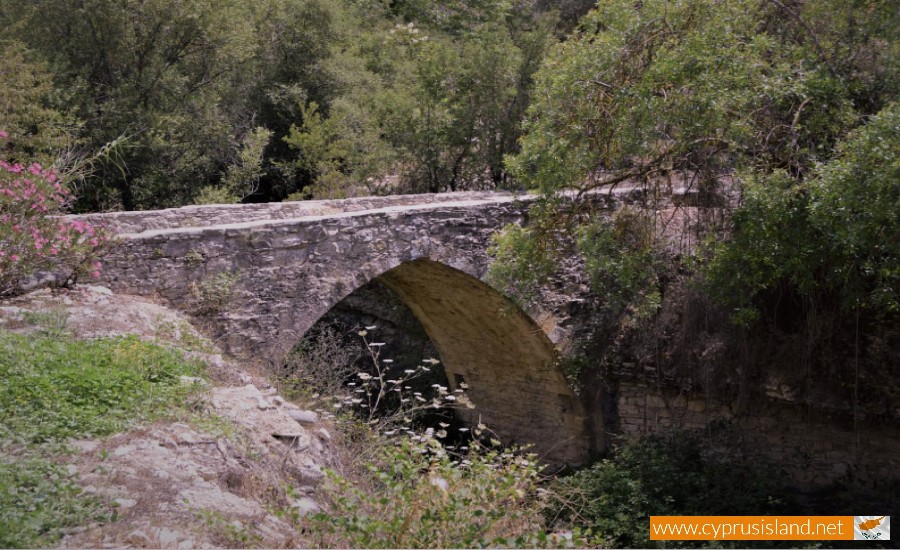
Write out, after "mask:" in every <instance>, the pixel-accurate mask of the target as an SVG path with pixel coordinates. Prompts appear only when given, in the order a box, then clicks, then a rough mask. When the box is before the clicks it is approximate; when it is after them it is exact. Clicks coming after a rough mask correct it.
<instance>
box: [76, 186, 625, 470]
mask: <svg viewBox="0 0 900 550" xmlns="http://www.w3.org/2000/svg"><path fill="white" fill-rule="evenodd" d="M631 192H633V191H629V190H624V191H621V192H619V193H618V196H617V195H616V194H611V195H605V198H604V199H603V200H605V201H606V202H607V203H608V205H609V206H610V207H612V206H613V205H614V204H615V203H617V202H618V201H619V200H621V199H623V198H624V197H623V196H622V195H624V194H627V193H631ZM533 200H534V199H533V198H530V197H527V196H525V197H515V196H513V195H510V194H500V193H452V194H451V193H448V194H438V195H415V196H394V197H367V198H357V199H347V200H339V201H309V202H288V203H272V204H261V205H224V206H191V207H183V208H178V209H171V210H163V211H155V212H120V213H111V214H97V215H90V216H84V217H83V219H88V220H90V221H92V222H95V223H97V222H99V223H103V224H107V225H108V226H110V227H111V228H112V229H113V231H115V232H116V233H118V234H119V236H120V238H121V240H122V243H121V246H119V247H117V249H116V250H114V251H113V252H112V254H111V255H110V256H109V257H108V259H107V261H106V265H105V268H104V271H103V279H104V280H103V283H104V284H106V285H108V286H110V287H111V288H113V289H114V290H116V291H119V292H125V293H132V294H139V295H150V296H155V297H157V298H161V299H163V300H164V301H166V302H168V303H169V304H171V305H173V306H175V307H177V308H179V309H182V310H184V311H187V312H188V313H193V314H195V315H198V316H202V317H203V318H204V320H205V322H207V323H208V326H209V327H211V329H212V332H213V333H214V334H215V335H218V336H219V337H220V341H221V343H222V344H223V345H224V347H225V349H226V350H227V351H228V352H230V353H232V354H235V355H237V356H243V357H245V358H247V359H251V360H255V361H260V362H263V361H267V360H270V361H277V360H279V359H280V358H281V357H283V354H284V353H285V352H286V351H288V350H289V349H290V348H292V347H293V346H294V345H295V344H296V343H297V342H298V341H299V339H300V338H301V337H302V336H303V334H304V333H305V332H306V331H307V330H308V329H309V328H310V327H312V326H313V324H315V322H316V321H317V320H318V319H319V318H320V317H321V316H323V315H324V314H325V313H327V312H328V311H329V310H330V309H331V308H332V307H333V306H335V305H336V304H337V303H338V302H339V301H341V300H342V299H343V298H344V297H345V296H347V295H348V294H350V293H351V292H353V291H354V290H355V289H357V288H358V287H360V286H362V285H364V284H366V283H367V282H369V281H371V280H374V279H377V280H378V281H379V282H381V283H383V284H384V285H386V286H387V287H388V288H390V289H391V290H392V291H394V292H395V293H396V294H397V295H398V296H399V297H400V298H401V299H402V300H403V301H404V302H405V303H406V304H407V305H408V306H409V307H410V309H411V310H412V311H413V312H414V314H415V315H416V317H417V318H418V319H419V321H420V322H421V324H422V326H423V327H424V328H425V330H426V332H427V333H428V336H429V337H430V338H431V340H432V342H433V343H434V344H435V346H436V347H437V349H438V351H439V353H440V357H441V360H442V362H443V364H444V367H445V371H446V374H447V378H448V382H449V384H450V386H451V388H452V389H456V388H457V387H458V385H459V384H460V383H462V382H463V381H465V382H466V384H467V385H468V386H469V389H468V390H467V393H468V395H469V397H470V399H471V400H472V402H473V403H474V404H475V406H476V409H475V411H474V416H473V417H472V418H470V419H469V420H472V419H475V418H479V417H480V419H481V420H482V421H483V422H484V423H485V424H487V425H488V426H489V427H490V428H491V429H492V430H494V431H495V432H496V433H497V434H498V435H499V436H500V437H501V438H502V439H503V440H504V442H505V443H519V444H524V443H531V444H534V450H535V451H536V452H537V453H538V454H539V455H540V456H541V457H542V458H543V459H544V460H545V461H546V462H548V463H551V464H566V463H568V464H577V463H580V462H582V461H584V460H585V459H586V458H587V457H588V456H589V455H590V454H592V453H594V452H597V451H599V450H602V449H603V447H604V440H603V434H602V426H603V422H602V419H598V418H587V416H586V414H585V408H584V406H583V405H582V403H580V402H579V399H578V397H577V396H576V395H575V393H574V392H573V391H572V389H571V388H570V386H569V385H568V384H567V382H566V379H565V377H564V375H563V373H562V372H561V370H560V369H559V368H558V366H557V352H556V350H555V348H554V344H553V342H552V341H551V339H550V338H549V337H548V334H547V333H546V332H545V330H542V328H541V327H540V326H538V324H537V323H535V321H534V320H533V319H532V318H531V317H530V316H529V315H528V314H526V313H525V312H523V311H522V310H521V309H519V308H518V307H517V306H515V305H514V304H513V303H512V302H511V301H510V300H508V299H507V298H505V297H504V296H503V295H502V294H501V293H500V292H498V291H497V290H495V289H493V288H491V287H490V286H488V285H487V284H485V283H484V282H483V278H484V276H485V273H486V271H487V268H488V265H489V261H490V258H489V256H488V255H487V254H486V248H487V247H488V245H489V242H490V238H491V235H493V234H494V233H495V232H497V231H498V230H499V229H500V228H502V227H503V226H504V225H506V224H508V223H521V222H523V220H524V219H525V216H526V210H527V206H528V204H529V203H530V202H532V201H533ZM544 325H545V329H547V330H549V329H551V328H552V323H550V324H549V325H548V324H547V323H544ZM592 408H593V407H592ZM596 410H602V407H596ZM592 426H599V427H601V428H598V429H596V430H595V429H593V428H592Z"/></svg>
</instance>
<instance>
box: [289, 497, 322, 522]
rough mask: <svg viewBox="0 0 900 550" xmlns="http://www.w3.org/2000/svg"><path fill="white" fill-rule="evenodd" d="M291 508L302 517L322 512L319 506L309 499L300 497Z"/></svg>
mask: <svg viewBox="0 0 900 550" xmlns="http://www.w3.org/2000/svg"><path fill="white" fill-rule="evenodd" d="M291 508H293V509H294V510H297V513H298V514H299V515H300V517H303V516H308V515H310V514H315V513H316V512H318V511H320V510H321V508H319V504H318V503H317V502H316V501H314V500H313V499H311V498H309V497H300V498H299V499H297V500H295V501H294V502H293V503H292V504H291Z"/></svg>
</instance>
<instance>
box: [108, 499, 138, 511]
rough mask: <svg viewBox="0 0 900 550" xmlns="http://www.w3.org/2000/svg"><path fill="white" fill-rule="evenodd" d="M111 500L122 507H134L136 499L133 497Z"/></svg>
mask: <svg viewBox="0 0 900 550" xmlns="http://www.w3.org/2000/svg"><path fill="white" fill-rule="evenodd" d="M113 502H115V503H116V504H118V505H119V508H122V509H127V508H134V507H135V506H137V501H136V500H134V499H133V498H117V499H114V500H113Z"/></svg>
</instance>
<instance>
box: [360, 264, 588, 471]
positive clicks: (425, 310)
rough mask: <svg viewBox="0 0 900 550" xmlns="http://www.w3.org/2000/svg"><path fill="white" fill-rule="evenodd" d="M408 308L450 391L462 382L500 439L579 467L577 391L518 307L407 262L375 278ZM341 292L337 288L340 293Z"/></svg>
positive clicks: (457, 275)
mask: <svg viewBox="0 0 900 550" xmlns="http://www.w3.org/2000/svg"><path fill="white" fill-rule="evenodd" d="M374 279H375V280H377V281H378V282H380V283H382V284H383V285H385V286H387V287H388V288H389V289H391V290H392V291H393V292H394V293H395V294H396V295H397V296H398V297H399V298H400V299H401V300H402V301H403V302H405V304H406V305H407V306H408V307H409V308H410V309H411V310H412V312H413V314H414V315H415V316H416V318H417V319H418V320H419V322H420V323H421V324H422V326H423V328H424V329H425V331H426V333H427V334H428V336H429V338H430V339H431V341H432V342H433V343H434V345H435V346H436V347H437V349H438V352H439V353H440V356H441V360H442V362H443V366H444V370H445V372H446V374H447V379H448V382H449V383H450V385H451V388H452V389H456V388H457V386H458V384H460V383H461V382H463V381H465V382H466V384H467V385H468V386H469V389H468V390H467V394H468V395H469V398H470V399H471V400H472V402H473V403H474V404H475V406H476V408H475V409H474V410H472V411H469V410H463V409H460V411H459V412H458V415H459V416H460V417H461V419H462V420H463V421H466V422H469V423H476V422H477V421H478V420H479V419H480V420H481V421H482V422H484V423H485V424H487V425H488V426H489V427H490V429H492V430H493V431H494V432H495V433H496V434H497V435H498V436H499V437H500V438H501V439H502V440H503V442H504V443H506V444H530V445H532V450H533V451H534V452H536V453H537V454H538V455H539V456H540V458H541V459H542V460H543V461H544V462H546V463H548V464H551V465H555V466H556V465H564V464H579V463H582V462H584V461H585V459H586V458H587V456H588V454H589V451H590V449H591V448H592V445H591V441H590V435H589V434H588V433H587V430H586V422H585V413H584V410H583V407H582V404H581V402H580V401H579V399H578V396H577V395H576V394H575V393H574V391H573V390H572V389H571V388H570V387H569V385H568V384H567V382H566V379H565V376H564V375H563V373H562V371H561V370H560V368H559V365H558V361H557V359H558V358H557V353H556V350H555V348H554V346H553V344H552V342H551V341H550V339H549V338H548V337H547V335H546V334H545V333H544V332H543V331H542V330H541V328H540V327H539V326H538V325H537V324H536V323H535V322H534V321H533V320H532V319H531V318H530V317H529V316H528V315H526V314H525V313H524V312H523V311H522V310H521V309H520V308H519V307H518V306H516V305H515V304H514V303H513V302H511V301H510V300H509V299H507V298H506V297H504V296H503V295H502V294H501V293H499V292H498V291H496V290H495V289H493V288H491V287H490V286H488V285H486V284H485V283H483V282H481V281H480V280H478V279H477V278H475V277H472V276H471V275H469V274H467V273H465V272H463V271H461V270H459V269H455V268H453V267H450V266H447V265H446V264H443V263H440V262H438V261H434V260H431V259H425V258H418V259H412V260H409V261H406V262H403V263H400V264H399V265H396V266H395V267H392V268H391V269H388V270H386V271H385V272H384V273H381V274H380V275H378V276H376V277H374ZM342 294H343V293H342Z"/></svg>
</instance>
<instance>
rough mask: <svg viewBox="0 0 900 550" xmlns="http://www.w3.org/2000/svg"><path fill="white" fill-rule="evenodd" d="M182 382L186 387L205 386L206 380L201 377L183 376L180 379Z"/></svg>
mask: <svg viewBox="0 0 900 550" xmlns="http://www.w3.org/2000/svg"><path fill="white" fill-rule="evenodd" d="M178 379H179V380H181V383H182V384H183V385H185V386H193V385H194V384H197V385H200V386H205V385H206V380H204V379H202V378H200V377H199V376H184V375H181V376H179V377H178Z"/></svg>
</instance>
